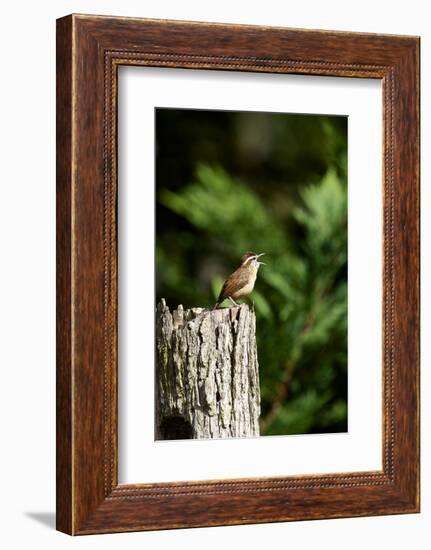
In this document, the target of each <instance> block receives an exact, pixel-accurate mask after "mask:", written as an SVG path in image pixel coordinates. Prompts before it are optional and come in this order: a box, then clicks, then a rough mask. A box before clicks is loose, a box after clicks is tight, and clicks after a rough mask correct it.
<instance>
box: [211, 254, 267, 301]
mask: <svg viewBox="0 0 431 550" xmlns="http://www.w3.org/2000/svg"><path fill="white" fill-rule="evenodd" d="M260 256H263V254H254V253H253V252H247V253H246V254H244V255H243V256H242V258H241V265H240V266H239V267H238V269H236V270H235V271H234V272H233V273H232V274H231V275H230V276H229V277H228V278H227V279H226V281H225V283H224V285H223V287H222V289H221V291H220V294H219V297H218V300H217V303H216V305H215V306H214V308H217V307H219V305H220V304H221V303H222V302H223V301H224V300H226V298H229V299H230V300H231V302H232V303H233V304H234V305H238V304H237V303H236V302H235V300H238V299H240V298H244V297H246V296H248V295H249V294H251V293H252V291H253V288H254V283H255V282H256V277H257V271H258V269H259V266H260V265H261V264H263V262H259V261H258V258H259V257H260Z"/></svg>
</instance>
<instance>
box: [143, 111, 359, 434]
mask: <svg viewBox="0 0 431 550" xmlns="http://www.w3.org/2000/svg"><path fill="white" fill-rule="evenodd" d="M347 158H348V117H347V116H340V115H331V114H302V113H288V112H286V113H279V112H258V111H227V110H196V109H179V108H166V107H163V108H159V107H156V108H155V169H156V176H155V186H156V190H155V196H156V204H155V214H156V232H155V234H156V243H155V248H156V251H155V254H156V273H155V278H156V296H155V315H156V321H155V324H156V329H155V350H156V366H155V426H154V431H155V439H156V440H178V439H218V438H239V437H258V436H281V435H284V436H287V435H299V434H325V433H338V432H347V431H348V421H347V420H348V398H347V397H348V396H347V388H348V368H347V367H348V365H347V330H348V327H347V224H348V216H347V194H348V185H347V174H348V171H347Z"/></svg>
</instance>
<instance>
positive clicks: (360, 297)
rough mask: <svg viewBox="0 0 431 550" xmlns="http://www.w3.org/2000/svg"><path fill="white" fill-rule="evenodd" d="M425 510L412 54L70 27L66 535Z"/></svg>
mask: <svg viewBox="0 0 431 550" xmlns="http://www.w3.org/2000/svg"><path fill="white" fill-rule="evenodd" d="M418 511H419V39H418V38H417V37H407V36H389V35H377V34H358V33H343V32H332V31H314V30H313V31H311V30H310V31H308V30H297V29H287V28H269V27H255V26H242V25H224V24H212V23H211V24H209V23H192V22H180V21H157V20H146V19H131V18H117V17H99V16H90V15H70V16H67V17H64V18H62V19H59V20H58V21H57V528H58V529H59V530H61V531H63V532H66V533H69V534H91V533H105V532H119V531H138V530H149V529H168V528H176V527H198V526H211V525H228V524H230V525H232V524H243V523H262V522H274V521H290V520H304V519H318V518H337V517H347V516H365V515H383V514H398V513H413V512H418Z"/></svg>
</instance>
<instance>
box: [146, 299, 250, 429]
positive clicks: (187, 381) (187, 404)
mask: <svg viewBox="0 0 431 550" xmlns="http://www.w3.org/2000/svg"><path fill="white" fill-rule="evenodd" d="M259 414H260V386H259V365H258V359H257V348H256V318H255V314H254V311H252V310H251V309H250V308H249V306H247V305H241V306H238V307H229V308H223V309H216V310H204V309H201V308H194V309H189V310H186V311H184V310H183V307H182V306H179V307H178V309H176V310H174V311H173V312H172V313H171V312H170V311H169V308H168V307H167V305H166V303H165V301H164V300H161V302H160V303H159V304H158V306H157V314H156V427H155V429H156V439H211V438H229V437H252V436H257V435H259Z"/></svg>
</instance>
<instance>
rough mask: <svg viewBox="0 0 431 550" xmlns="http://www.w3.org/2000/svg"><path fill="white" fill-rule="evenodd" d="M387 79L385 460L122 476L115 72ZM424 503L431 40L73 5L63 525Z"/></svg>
mask: <svg viewBox="0 0 431 550" xmlns="http://www.w3.org/2000/svg"><path fill="white" fill-rule="evenodd" d="M124 64H126V65H142V66H151V67H181V68H187V69H194V70H199V69H218V70H226V71H249V72H262V73H288V74H303V75H325V76H333V77H339V76H349V77H354V78H374V79H381V81H382V83H383V113H384V120H383V127H384V136H383V140H384V142H383V143H384V147H383V151H384V159H383V166H384V173H383V187H384V213H383V214H384V216H383V219H384V224H383V225H384V237H383V240H384V252H383V257H384V262H383V263H384V265H383V305H382V315H383V418H384V422H383V441H382V456H383V469H382V470H381V471H370V472H351V473H345V474H333V475H331V474H330V473H328V474H327V475H307V476H290V477H286V478H259V479H236V480H212V481H208V482H185V483H162V482H161V483H151V484H143V485H119V484H118V477H117V253H116V251H117V249H116V246H117V241H116V197H117V180H116V177H117V165H116V158H117V157H116V152H117V120H116V116H117V111H116V102H117V95H116V90H117V68H118V66H119V65H124ZM418 511H419V38H417V37H406V36H389V35H386V36H385V35H377V34H356V33H344V32H332V31H308V30H296V29H287V28H269V27H254V26H241V25H224V24H206V23H191V22H180V21H157V20H144V19H129V18H117V17H98V16H89V15H70V16H67V17H64V18H62V19H59V20H58V21H57V529H59V530H60V531H63V532H65V533H69V534H90V533H104V532H118V531H138V530H149V529H167V528H175V527H199V526H214V525H233V524H245V523H262V522H275V521H290V520H304V519H318V518H338V517H348V516H366V515H380V514H400V513H413V512H418Z"/></svg>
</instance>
